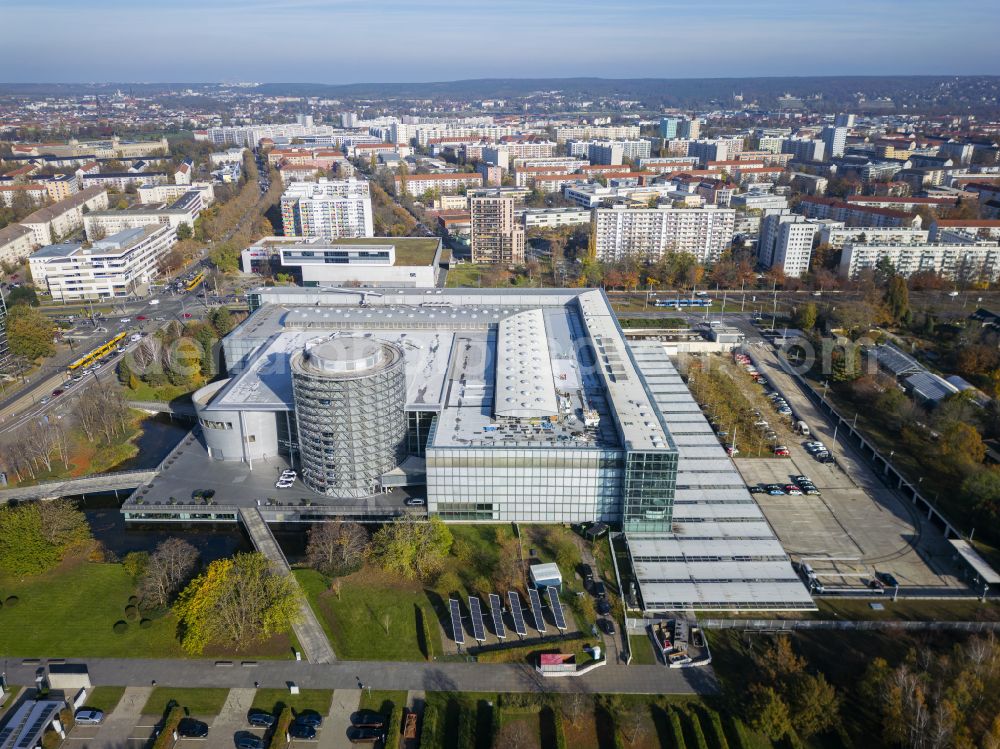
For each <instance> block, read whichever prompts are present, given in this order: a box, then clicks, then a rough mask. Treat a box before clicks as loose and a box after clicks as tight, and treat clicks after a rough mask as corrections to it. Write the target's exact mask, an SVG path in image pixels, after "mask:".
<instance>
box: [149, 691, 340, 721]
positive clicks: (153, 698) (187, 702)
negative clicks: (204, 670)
mask: <svg viewBox="0 0 1000 749" xmlns="http://www.w3.org/2000/svg"><path fill="white" fill-rule="evenodd" d="M227 696H229V690H228V689H213V688H210V687H197V688H195V687H192V688H187V689H185V688H176V687H156V688H155V689H154V690H153V691H152V692H151V693H150V695H149V699H148V700H146V706H145V707H144V708H142V713H143V715H162V714H163V713H164V712H165V711H166V709H167V703H169V702H170V701H171V700H172V701H174V702H176V703H177V704H178V705H180V706H181V707H183V708H185V709H186V710H187V712H188V713H190V714H191V715H218V714H219V711H220V710H222V706H223V705H224V704H225V702H226V697H227ZM329 706H330V705H329V702H328V703H327V707H328V708H329Z"/></svg>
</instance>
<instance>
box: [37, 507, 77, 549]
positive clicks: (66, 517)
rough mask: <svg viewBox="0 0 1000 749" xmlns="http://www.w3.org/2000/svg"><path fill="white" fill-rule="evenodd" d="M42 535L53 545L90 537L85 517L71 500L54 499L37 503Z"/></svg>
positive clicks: (66, 543)
mask: <svg viewBox="0 0 1000 749" xmlns="http://www.w3.org/2000/svg"><path fill="white" fill-rule="evenodd" d="M38 514H39V516H40V518H41V524H42V536H44V537H45V540H46V541H48V542H49V543H50V544H53V545H54V546H66V545H68V544H71V543H74V542H76V541H82V540H85V539H87V538H89V537H90V529H89V527H88V526H87V518H86V517H84V514H83V513H82V512H80V511H79V510H78V509H77V508H76V505H74V504H73V502H71V501H69V500H66V499H55V500H52V501H50V502H39V503H38Z"/></svg>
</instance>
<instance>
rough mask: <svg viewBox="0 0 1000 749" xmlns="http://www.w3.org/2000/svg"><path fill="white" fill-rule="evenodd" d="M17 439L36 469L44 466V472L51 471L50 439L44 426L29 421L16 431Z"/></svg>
mask: <svg viewBox="0 0 1000 749" xmlns="http://www.w3.org/2000/svg"><path fill="white" fill-rule="evenodd" d="M18 439H19V440H20V441H21V443H22V444H23V445H24V447H25V449H26V450H27V453H28V456H29V457H30V458H31V461H32V462H33V463H34V464H35V466H36V467H39V468H40V467H41V466H43V465H44V466H45V470H47V471H51V470H52V447H53V445H52V438H51V435H50V434H49V430H48V429H47V428H46V427H45V426H43V425H42V424H40V423H38V422H37V421H30V422H28V423H27V424H25V425H24V426H23V427H21V429H19V430H18Z"/></svg>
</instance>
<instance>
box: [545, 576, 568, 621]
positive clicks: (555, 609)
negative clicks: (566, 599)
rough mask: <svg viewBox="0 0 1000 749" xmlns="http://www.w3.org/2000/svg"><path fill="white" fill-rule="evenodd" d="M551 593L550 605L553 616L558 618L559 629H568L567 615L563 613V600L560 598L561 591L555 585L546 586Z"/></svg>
mask: <svg viewBox="0 0 1000 749" xmlns="http://www.w3.org/2000/svg"><path fill="white" fill-rule="evenodd" d="M546 592H547V593H548V594H549V606H550V607H551V608H552V618H553V619H555V620H556V627H557V628H558V629H561V630H563V629H566V617H565V616H564V615H563V609H562V601H560V600H559V591H558V589H556V587H555V586H552V585H550V586H549V587H548V588H546Z"/></svg>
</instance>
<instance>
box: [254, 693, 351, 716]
mask: <svg viewBox="0 0 1000 749" xmlns="http://www.w3.org/2000/svg"><path fill="white" fill-rule="evenodd" d="M332 701H333V690H332V689H302V690H300V691H299V693H298V694H290V693H289V692H288V689H258V690H257V692H256V693H255V694H254V696H253V705H252V707H253V708H254V709H256V710H267V711H268V712H269V713H273V714H274V715H278V714H279V713H280V712H281V711H282V709H284V708H285V707H290V708H292V712H293V713H295V714H298V713H301V712H302V711H303V710H314V711H316V712H317V713H319V714H320V715H326V714H327V713H329V712H330V703H331V702H332Z"/></svg>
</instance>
